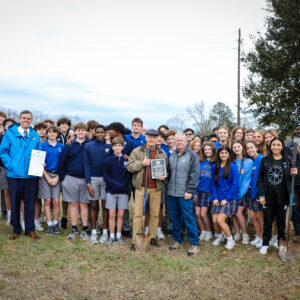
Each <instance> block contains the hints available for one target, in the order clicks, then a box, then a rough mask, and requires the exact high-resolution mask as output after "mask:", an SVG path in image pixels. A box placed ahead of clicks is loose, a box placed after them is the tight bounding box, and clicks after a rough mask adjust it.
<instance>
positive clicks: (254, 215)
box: [246, 141, 264, 248]
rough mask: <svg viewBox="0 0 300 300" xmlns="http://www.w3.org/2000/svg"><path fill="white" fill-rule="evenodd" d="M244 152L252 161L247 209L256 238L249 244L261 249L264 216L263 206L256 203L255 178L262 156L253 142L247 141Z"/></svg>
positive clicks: (256, 187)
mask: <svg viewBox="0 0 300 300" xmlns="http://www.w3.org/2000/svg"><path fill="white" fill-rule="evenodd" d="M246 152H247V154H248V156H249V157H250V158H251V159H252V160H253V173H252V178H251V182H250V191H249V202H248V208H249V210H250V218H251V220H252V223H253V226H254V228H255V232H256V237H255V239H254V240H253V241H251V242H250V244H251V245H253V246H256V247H257V248H261V246H262V234H263V226H264V215H263V206H262V205H261V204H260V203H259V202H258V197H257V192H258V183H257V176H258V171H259V166H260V162H261V159H262V158H263V157H264V156H263V155H262V154H258V147H257V145H256V143H255V142H254V141H249V142H247V143H246Z"/></svg>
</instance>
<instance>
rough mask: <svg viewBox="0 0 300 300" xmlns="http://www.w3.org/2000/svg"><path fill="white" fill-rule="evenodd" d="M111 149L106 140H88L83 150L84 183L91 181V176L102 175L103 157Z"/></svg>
mask: <svg viewBox="0 0 300 300" xmlns="http://www.w3.org/2000/svg"><path fill="white" fill-rule="evenodd" d="M110 151H111V144H106V140H103V141H101V142H100V141H98V140H94V141H91V142H89V143H88V144H87V145H86V146H85V148H84V151H83V157H84V175H85V181H86V183H90V182H91V177H103V163H104V159H105V158H106V157H107V156H108V155H109V153H110Z"/></svg>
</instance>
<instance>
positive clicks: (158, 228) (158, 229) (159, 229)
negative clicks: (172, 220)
mask: <svg viewBox="0 0 300 300" xmlns="http://www.w3.org/2000/svg"><path fill="white" fill-rule="evenodd" d="M148 229H149V227H148ZM157 231H161V227H157Z"/></svg>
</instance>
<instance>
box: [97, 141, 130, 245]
mask: <svg viewBox="0 0 300 300" xmlns="http://www.w3.org/2000/svg"><path fill="white" fill-rule="evenodd" d="M112 149H113V151H114V153H113V154H112V155H110V156H108V157H107V158H106V159H105V160H104V169H103V171H104V172H103V176H104V180H105V182H106V192H107V196H106V209H108V214H109V231H110V237H109V240H108V241H107V242H106V245H107V246H109V245H111V244H112V243H113V242H115V225H116V209H118V218H117V236H116V241H117V242H118V243H119V244H121V245H124V244H125V242H124V241H123V239H122V226H123V216H124V212H125V209H127V210H128V194H129V183H130V181H131V175H130V173H129V172H128V171H127V169H126V166H127V164H128V160H127V158H125V156H124V155H123V154H122V151H123V149H124V140H123V139H122V138H120V137H116V138H114V139H113V140H112Z"/></svg>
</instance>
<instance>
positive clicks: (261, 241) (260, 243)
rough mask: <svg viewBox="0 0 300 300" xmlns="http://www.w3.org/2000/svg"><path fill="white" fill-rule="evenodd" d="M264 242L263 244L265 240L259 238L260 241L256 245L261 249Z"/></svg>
mask: <svg viewBox="0 0 300 300" xmlns="http://www.w3.org/2000/svg"><path fill="white" fill-rule="evenodd" d="M262 244H263V240H261V239H259V241H258V242H257V243H256V245H255V247H256V248H258V249H259V248H261V247H262Z"/></svg>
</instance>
